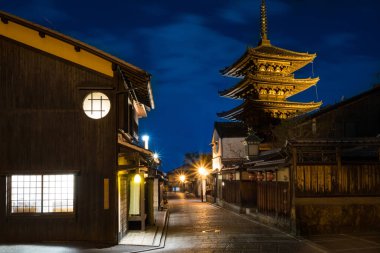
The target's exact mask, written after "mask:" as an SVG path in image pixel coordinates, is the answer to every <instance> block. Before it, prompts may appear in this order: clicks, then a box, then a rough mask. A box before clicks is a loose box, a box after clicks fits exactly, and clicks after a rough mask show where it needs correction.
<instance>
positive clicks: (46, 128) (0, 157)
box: [0, 37, 118, 243]
mask: <svg viewBox="0 0 380 253" xmlns="http://www.w3.org/2000/svg"><path fill="white" fill-rule="evenodd" d="M117 81H118V80H117V78H109V77H106V76H105V75H102V74H99V73H97V72H95V71H92V70H89V69H86V68H84V67H81V66H79V65H76V64H73V63H71V62H68V61H65V60H62V59H59V58H57V57H54V56H51V55H48V54H45V53H43V52H41V51H38V50H36V49H32V48H29V47H27V46H24V45H21V44H19V43H17V42H14V41H11V40H8V39H6V38H3V37H0V85H1V92H0V117H1V121H0V139H1V142H0V173H1V174H2V175H5V174H9V173H29V172H32V171H34V172H35V171H38V172H45V173H46V172H49V171H63V172H64V171H73V170H75V171H78V172H79V173H78V174H77V175H76V192H75V194H76V196H75V197H76V210H75V216H73V217H58V216H55V215H47V216H46V215H41V216H35V217H31V216H23V217H11V216H7V215H6V210H5V205H3V204H2V205H1V206H0V224H2V225H1V228H0V238H1V239H0V241H40V240H45V241H46V240H55V241H56V240H59V241H63V240H64V241H66V240H86V241H98V242H112V243H115V242H117V217H116V213H117V211H116V210H117V201H116V200H117V192H116V189H117V185H116V180H117V178H116V176H115V168H116V165H117V148H116V137H117V134H116V128H117V122H116V121H117V117H116V108H117V106H115V105H116V104H117V103H116V101H115V100H116V95H115V92H114V90H112V89H117ZM83 86H91V87H99V88H101V87H109V88H110V89H108V90H102V92H103V93H105V94H106V95H107V96H108V97H109V98H110V100H111V111H110V113H109V114H108V115H107V116H106V117H105V118H103V119H100V120H93V119H90V118H88V117H87V116H86V115H85V114H84V112H83V111H82V103H83V98H84V97H85V96H86V95H87V94H88V92H90V91H89V90H83V89H79V88H78V87H83ZM104 178H108V179H109V180H110V196H109V197H110V199H109V201H110V208H109V210H104V209H103V179H104ZM5 182H6V180H5V177H1V180H0V189H1V192H2V194H0V203H5V187H6V184H5Z"/></svg>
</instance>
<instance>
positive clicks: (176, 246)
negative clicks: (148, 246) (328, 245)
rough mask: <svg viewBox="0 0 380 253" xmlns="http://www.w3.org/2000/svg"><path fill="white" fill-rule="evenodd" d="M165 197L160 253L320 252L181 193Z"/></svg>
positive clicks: (315, 248) (278, 232)
mask: <svg viewBox="0 0 380 253" xmlns="http://www.w3.org/2000/svg"><path fill="white" fill-rule="evenodd" d="M169 197H170V199H169V206H170V219H169V227H168V234H167V238H166V245H165V248H164V249H163V250H160V252H278V253H279V252H308V253H313V252H324V251H323V250H320V249H318V248H317V247H315V246H313V245H312V244H310V243H308V242H303V241H299V240H297V239H295V238H293V237H291V236H289V235H287V234H285V233H282V232H280V231H277V230H274V229H271V228H269V227H266V226H263V225H261V224H258V223H255V222H253V221H251V220H248V219H246V218H244V217H243V216H240V215H238V214H235V213H232V212H230V211H227V210H225V209H222V208H219V207H216V206H213V205H210V204H207V203H201V202H200V201H199V199H186V198H185V196H184V194H182V193H177V194H175V193H171V195H170V196H169Z"/></svg>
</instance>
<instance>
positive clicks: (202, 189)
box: [198, 166, 208, 202]
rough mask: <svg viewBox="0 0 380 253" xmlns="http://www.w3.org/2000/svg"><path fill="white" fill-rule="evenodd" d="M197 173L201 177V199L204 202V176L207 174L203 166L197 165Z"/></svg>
mask: <svg viewBox="0 0 380 253" xmlns="http://www.w3.org/2000/svg"><path fill="white" fill-rule="evenodd" d="M198 173H199V175H200V177H201V200H202V202H204V200H205V199H206V178H205V177H206V176H207V175H208V172H207V170H206V169H205V167H203V166H202V167H199V168H198Z"/></svg>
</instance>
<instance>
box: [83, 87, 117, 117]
mask: <svg viewBox="0 0 380 253" xmlns="http://www.w3.org/2000/svg"><path fill="white" fill-rule="evenodd" d="M110 109H111V103H110V100H109V99H108V97H107V96H106V95H105V94H103V93H101V92H91V93H90V94H88V95H87V96H86V97H85V99H84V100H83V111H84V112H85V113H86V115H87V116H88V117H90V118H92V119H100V118H103V117H105V116H106V115H107V114H108V112H109V111H110Z"/></svg>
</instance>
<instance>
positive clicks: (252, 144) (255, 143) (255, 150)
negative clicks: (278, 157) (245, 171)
mask: <svg viewBox="0 0 380 253" xmlns="http://www.w3.org/2000/svg"><path fill="white" fill-rule="evenodd" d="M261 142H262V139H260V138H259V137H258V136H257V135H256V134H255V132H254V131H253V130H252V129H251V128H250V129H248V136H247V138H245V140H244V142H243V144H244V145H245V154H246V157H247V159H248V160H250V159H251V158H253V157H255V156H258V155H259V145H260V143H261Z"/></svg>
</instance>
